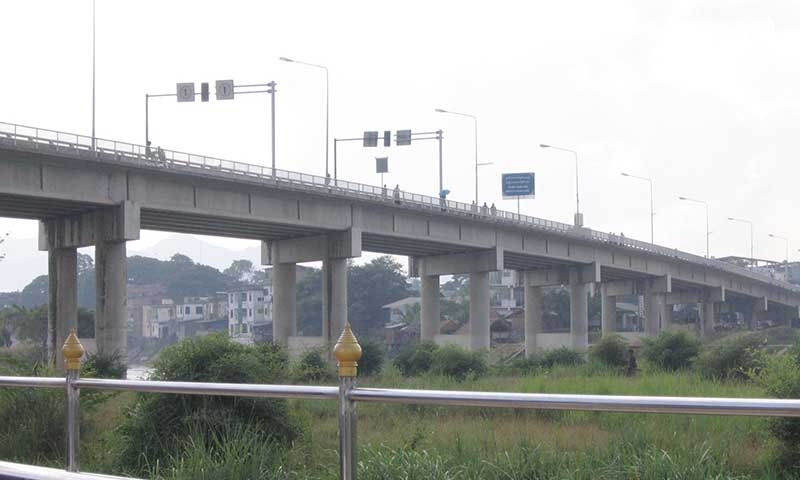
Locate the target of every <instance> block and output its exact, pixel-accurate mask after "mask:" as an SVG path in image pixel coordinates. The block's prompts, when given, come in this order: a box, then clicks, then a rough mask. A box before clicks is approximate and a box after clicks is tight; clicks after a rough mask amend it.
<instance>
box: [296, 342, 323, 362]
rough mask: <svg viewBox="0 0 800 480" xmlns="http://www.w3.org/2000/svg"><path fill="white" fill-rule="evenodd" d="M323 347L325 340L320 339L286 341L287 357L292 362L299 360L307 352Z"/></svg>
mask: <svg viewBox="0 0 800 480" xmlns="http://www.w3.org/2000/svg"><path fill="white" fill-rule="evenodd" d="M324 346H325V339H324V338H322V337H289V338H288V340H287V347H288V350H289V356H290V357H291V358H292V359H294V360H296V359H298V358H300V357H301V356H302V355H303V354H304V353H306V352H307V351H309V350H314V349H315V348H322V347H324Z"/></svg>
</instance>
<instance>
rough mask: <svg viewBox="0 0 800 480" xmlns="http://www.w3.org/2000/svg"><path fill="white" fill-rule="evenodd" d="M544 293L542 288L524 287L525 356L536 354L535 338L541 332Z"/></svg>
mask: <svg viewBox="0 0 800 480" xmlns="http://www.w3.org/2000/svg"><path fill="white" fill-rule="evenodd" d="M543 309H544V293H543V292H542V287H531V286H528V285H526V286H525V355H526V356H528V357H529V356H531V355H533V354H534V353H535V352H536V336H537V335H538V334H539V333H540V332H541V331H542V310H543Z"/></svg>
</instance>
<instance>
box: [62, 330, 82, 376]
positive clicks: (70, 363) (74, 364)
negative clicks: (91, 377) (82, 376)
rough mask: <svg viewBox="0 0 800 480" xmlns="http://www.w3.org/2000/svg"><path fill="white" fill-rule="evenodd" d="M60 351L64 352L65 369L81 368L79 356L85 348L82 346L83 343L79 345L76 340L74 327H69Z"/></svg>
mask: <svg viewBox="0 0 800 480" xmlns="http://www.w3.org/2000/svg"><path fill="white" fill-rule="evenodd" d="M61 351H62V352H63V353H64V360H65V362H64V363H65V365H66V368H67V370H79V369H80V368H81V357H82V356H83V354H84V353H85V352H86V350H85V349H84V348H83V345H81V342H80V340H78V336H77V335H76V334H75V329H74V328H71V329H70V331H69V335H68V336H67V339H66V340H65V341H64V346H63V347H62V348H61Z"/></svg>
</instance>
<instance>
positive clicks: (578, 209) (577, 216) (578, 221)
mask: <svg viewBox="0 0 800 480" xmlns="http://www.w3.org/2000/svg"><path fill="white" fill-rule="evenodd" d="M539 148H552V149H553V150H561V151H562V152H569V153H571V154H573V155H575V226H576V227H582V226H583V215H581V199H580V195H579V190H580V189H579V187H578V152H576V151H575V150H570V149H569V148H562V147H555V146H553V145H547V144H544V143H542V144H539Z"/></svg>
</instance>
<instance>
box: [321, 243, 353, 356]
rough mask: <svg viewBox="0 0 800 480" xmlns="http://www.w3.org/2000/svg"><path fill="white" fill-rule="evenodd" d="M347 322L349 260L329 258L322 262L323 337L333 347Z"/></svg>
mask: <svg viewBox="0 0 800 480" xmlns="http://www.w3.org/2000/svg"><path fill="white" fill-rule="evenodd" d="M346 322H347V259H346V258H329V259H327V260H324V261H323V262H322V337H323V338H324V339H325V340H326V341H327V342H328V343H329V344H330V345H333V344H334V343H336V339H337V338H338V336H339V333H341V331H342V330H344V325H345V323H346ZM357 327H358V326H356V325H354V326H353V328H354V329H355V328H357Z"/></svg>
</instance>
